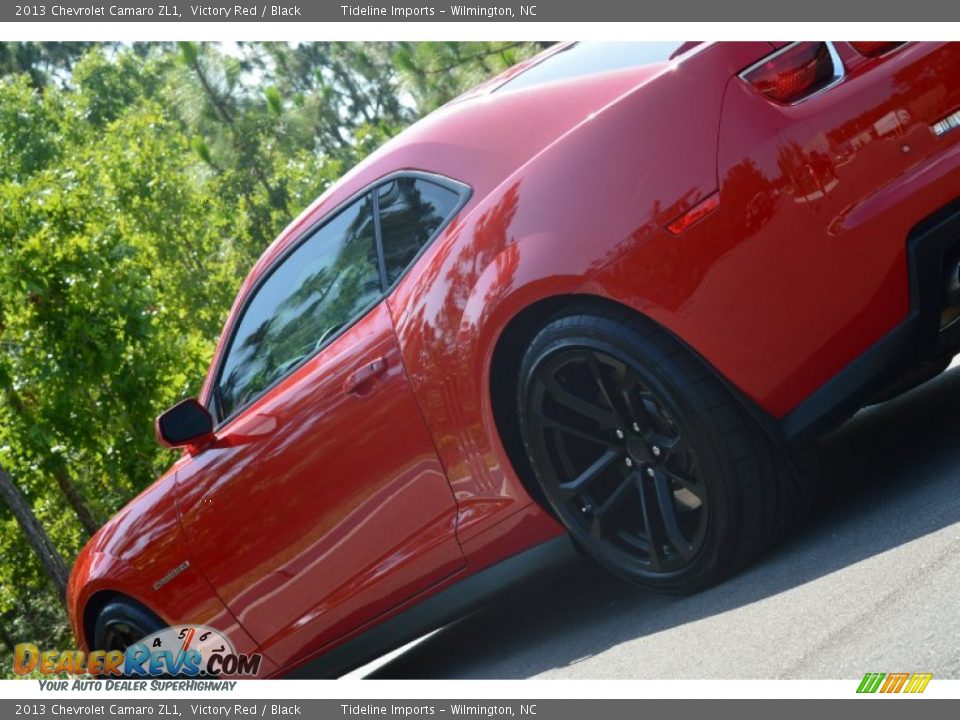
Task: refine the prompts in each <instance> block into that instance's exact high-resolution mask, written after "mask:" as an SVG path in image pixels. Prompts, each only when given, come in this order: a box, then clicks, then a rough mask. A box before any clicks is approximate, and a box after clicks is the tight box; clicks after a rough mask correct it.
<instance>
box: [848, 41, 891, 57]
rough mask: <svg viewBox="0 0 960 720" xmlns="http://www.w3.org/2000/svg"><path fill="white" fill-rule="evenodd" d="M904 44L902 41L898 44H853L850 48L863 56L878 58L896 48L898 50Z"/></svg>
mask: <svg viewBox="0 0 960 720" xmlns="http://www.w3.org/2000/svg"><path fill="white" fill-rule="evenodd" d="M903 44H904V43H903V42H902V41H898V42H851V43H850V47H852V48H853V49H854V50H856V51H857V52H858V53H860V54H861V55H866V56H867V57H878V56H880V55H886V54H887V53H888V52H890V51H891V50H893V49H894V48H898V47H900V46H901V45H903Z"/></svg>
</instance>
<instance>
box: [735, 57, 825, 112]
mask: <svg viewBox="0 0 960 720" xmlns="http://www.w3.org/2000/svg"><path fill="white" fill-rule="evenodd" d="M740 77H742V78H743V79H744V80H746V81H747V82H748V83H750V84H751V85H753V87H755V88H756V89H757V90H759V91H760V92H761V93H763V94H764V95H766V96H767V97H768V98H770V99H771V100H775V101H776V102H779V103H795V102H797V101H799V100H803V99H804V98H807V97H809V96H811V95H813V94H814V93H817V92H819V91H821V90H823V89H825V88H827V87H829V86H830V85H832V84H833V83H835V82H837V81H838V80H839V79H840V78H842V77H843V64H842V63H841V62H840V58H839V57H838V56H837V54H836V52H835V51H834V50H833V47H832V46H831V45H830V43H825V42H800V43H794V44H793V45H788V46H787V47H785V48H784V49H782V50H780V51H778V52H776V53H774V54H773V55H771V56H770V57H768V58H765V59H764V60H761V61H760V62H759V63H757V64H756V65H754V66H752V67H750V68H747V69H746V70H744V71H743V72H742V73H740Z"/></svg>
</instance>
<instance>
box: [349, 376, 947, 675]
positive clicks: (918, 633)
mask: <svg viewBox="0 0 960 720" xmlns="http://www.w3.org/2000/svg"><path fill="white" fill-rule="evenodd" d="M824 469H825V472H824V477H823V479H822V482H823V483H824V492H823V499H822V500H821V502H820V503H819V505H818V508H817V510H816V512H815V513H814V514H813V516H812V517H811V518H810V520H809V521H808V522H807V523H806V524H805V525H804V526H803V527H802V528H801V529H800V531H799V532H798V533H797V534H795V535H794V536H793V537H792V538H791V539H790V540H789V541H787V542H786V543H784V544H781V545H780V546H778V547H776V548H775V549H773V550H772V551H771V552H769V553H768V554H767V555H766V556H765V557H764V558H763V559H762V560H761V561H760V562H758V563H757V564H755V565H753V566H752V567H750V568H749V569H747V570H746V571H744V572H742V573H740V574H739V575H737V576H735V577H733V578H732V579H730V580H728V581H726V582H724V583H722V584H721V585H718V586H717V587H714V588H712V589H710V590H707V591H705V592H701V593H699V594H697V595H693V596H690V597H681V598H672V597H662V596H658V595H654V594H651V593H648V592H644V591H641V590H638V589H634V588H632V587H629V586H627V585H625V584H624V583H622V582H620V581H618V580H616V579H613V578H610V577H608V576H606V575H605V574H604V573H603V572H601V571H599V570H596V569H594V568H593V567H592V566H591V565H590V564H588V563H587V562H586V561H579V560H578V561H574V562H571V563H570V564H569V565H567V566H564V567H563V568H561V569H560V570H558V571H556V572H553V573H550V574H548V575H542V576H540V577H537V578H533V579H532V580H531V582H530V583H529V584H528V585H527V586H525V587H524V588H523V589H521V590H519V591H516V592H514V593H512V594H509V595H505V596H502V597H500V598H498V599H497V600H496V601H495V602H494V603H491V604H490V605H488V606H487V607H485V608H484V609H483V610H481V611H479V612H478V613H476V614H474V615H472V616H470V617H468V618H465V619H463V620H461V621H459V622H457V623H455V624H453V625H451V626H448V627H447V628H445V629H443V630H441V631H439V632H437V633H434V634H433V635H431V636H430V637H428V638H426V639H424V640H422V641H420V642H419V643H417V644H415V645H414V646H413V647H411V648H409V649H408V650H406V651H405V652H403V653H400V654H396V653H394V654H393V655H392V656H390V657H387V658H383V659H381V660H380V661H378V662H375V663H372V664H371V665H369V666H367V667H365V668H363V669H362V670H361V671H360V672H359V673H358V674H360V675H364V676H367V677H379V678H457V679H471V678H491V679H510V678H532V677H542V678H589V679H602V678H644V679H657V678H671V679H714V678H809V679H841V678H845V679H859V678H861V677H862V676H863V674H864V673H866V672H868V671H870V672H899V671H903V672H932V673H933V674H934V677H937V678H960V368H957V367H956V366H953V367H951V369H950V370H949V371H948V372H946V373H944V374H943V375H941V376H940V377H939V378H937V379H935V380H933V381H931V382H929V383H927V384H925V385H923V386H921V387H920V388H917V389H915V390H913V391H911V392H910V393H908V394H906V395H903V396H901V397H899V398H897V399H895V400H893V401H890V402H888V403H886V404H883V405H879V406H875V407H872V408H868V409H866V410H864V411H861V412H860V413H859V414H858V415H857V416H856V417H854V418H853V419H852V420H851V421H850V422H848V423H847V424H846V425H845V426H843V427H842V428H841V429H840V430H838V431H837V432H835V433H834V434H832V435H831V436H829V437H828V438H827V439H826V440H825V443H824Z"/></svg>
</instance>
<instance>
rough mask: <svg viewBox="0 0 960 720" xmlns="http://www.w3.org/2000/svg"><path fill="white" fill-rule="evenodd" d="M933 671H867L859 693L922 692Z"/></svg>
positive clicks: (931, 677)
mask: <svg viewBox="0 0 960 720" xmlns="http://www.w3.org/2000/svg"><path fill="white" fill-rule="evenodd" d="M931 679H933V673H905V672H901V673H889V674H887V673H867V674H866V675H864V676H863V680H861V681H860V686H859V687H858V688H857V692H858V693H875V692H877V691H880V692H881V693H899V692H904V693H922V692H923V691H924V690H926V689H927V685H929V684H930V680H931Z"/></svg>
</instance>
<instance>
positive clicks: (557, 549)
mask: <svg viewBox="0 0 960 720" xmlns="http://www.w3.org/2000/svg"><path fill="white" fill-rule="evenodd" d="M575 555H576V551H575V549H574V546H573V543H572V542H571V541H570V538H569V537H568V536H567V535H561V536H560V537H557V538H554V539H552V540H548V541H547V542H545V543H542V544H540V545H536V546H534V547H532V548H530V549H529V550H524V551H523V552H521V553H519V554H517V555H514V556H512V557H509V558H507V559H506V560H503V561H501V562H499V563H497V564H496V565H492V566H491V567H488V568H485V569H483V570H481V571H480V572H478V573H475V574H473V575H470V576H469V577H466V578H464V579H463V580H460V581H459V582H457V583H455V584H454V585H451V586H450V587H448V588H447V589H445V590H441V591H440V592H439V593H437V594H436V595H433V596H431V597H429V598H427V599H426V600H424V601H423V602H420V603H417V604H416V605H414V606H413V607H411V608H410V609H408V610H405V611H403V612H402V613H400V614H399V615H396V616H394V617H392V618H390V619H389V620H387V621H386V622H383V623H379V624H378V625H376V626H374V627H372V628H371V629H370V630H368V631H367V632H365V633H364V634H362V635H360V636H358V637H356V638H354V639H353V640H348V641H347V642H345V643H344V644H343V645H340V646H338V647H336V648H334V649H333V650H331V651H330V652H327V653H324V654H323V655H321V656H320V657H318V658H316V659H314V660H310V661H308V662H307V663H306V664H304V665H301V666H300V667H299V668H297V669H296V670H294V671H293V672H291V673H289V674H287V675H286V677H288V678H299V679H305V678H332V677H338V676H340V675H343V674H345V673H348V672H350V671H351V670H353V669H354V668H358V667H360V666H361V665H363V664H365V663H368V662H370V661H371V660H374V659H376V658H378V657H380V656H381V655H383V654H384V653H386V652H388V651H390V650H393V649H396V648H398V647H400V646H401V645H403V644H405V643H408V642H411V641H412V640H416V639H417V638H418V637H421V636H422V635H425V634H426V633H428V632H430V631H431V630H436V629H437V628H439V627H442V626H443V625H446V624H447V623H449V622H451V621H453V620H456V619H458V618H460V617H463V616H464V615H465V614H467V613H469V612H470V611H471V610H475V609H477V608H478V607H479V606H480V605H481V604H482V603H483V602H484V601H485V600H487V599H489V598H490V597H491V596H493V595H496V594H499V593H501V592H503V591H505V590H507V589H509V588H511V587H513V586H515V585H517V584H519V583H521V582H523V581H524V580H526V579H528V578H530V577H531V576H532V575H534V574H535V573H538V572H540V571H542V570H544V569H546V568H548V567H553V566H556V565H560V564H562V563H564V562H567V561H569V560H570V559H571V558H572V557H574V556H575Z"/></svg>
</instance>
